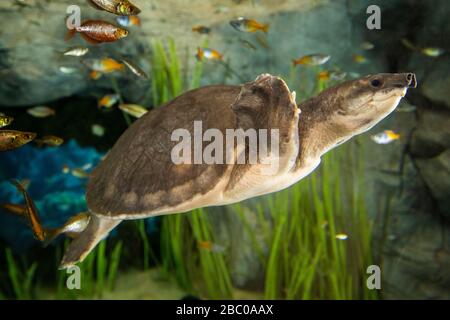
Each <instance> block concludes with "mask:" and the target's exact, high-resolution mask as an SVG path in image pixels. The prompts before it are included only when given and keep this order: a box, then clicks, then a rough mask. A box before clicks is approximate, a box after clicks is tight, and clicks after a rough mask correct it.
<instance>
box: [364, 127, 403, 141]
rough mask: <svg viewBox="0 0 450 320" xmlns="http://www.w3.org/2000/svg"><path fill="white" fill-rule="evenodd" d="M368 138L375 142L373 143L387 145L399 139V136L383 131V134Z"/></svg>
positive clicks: (389, 131) (392, 132)
mask: <svg viewBox="0 0 450 320" xmlns="http://www.w3.org/2000/svg"><path fill="white" fill-rule="evenodd" d="M370 138H371V139H372V140H373V141H375V143H378V144H388V143H391V142H392V141H394V140H398V139H400V134H398V133H395V132H394V131H392V130H384V131H383V132H380V133H377V134H375V135H373V136H371V137H370Z"/></svg>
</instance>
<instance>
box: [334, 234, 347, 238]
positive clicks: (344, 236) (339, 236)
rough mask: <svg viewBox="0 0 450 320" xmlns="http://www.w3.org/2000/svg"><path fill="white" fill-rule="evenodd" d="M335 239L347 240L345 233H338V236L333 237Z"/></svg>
mask: <svg viewBox="0 0 450 320" xmlns="http://www.w3.org/2000/svg"><path fill="white" fill-rule="evenodd" d="M335 238H336V239H338V240H347V239H348V235H347V234H345V233H338V234H337V235H336V236H335Z"/></svg>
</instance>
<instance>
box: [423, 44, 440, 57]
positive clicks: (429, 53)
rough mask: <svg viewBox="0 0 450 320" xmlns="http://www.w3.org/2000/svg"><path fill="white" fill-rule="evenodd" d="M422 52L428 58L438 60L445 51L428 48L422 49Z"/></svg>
mask: <svg viewBox="0 0 450 320" xmlns="http://www.w3.org/2000/svg"><path fill="white" fill-rule="evenodd" d="M420 52H421V53H422V54H424V55H426V56H428V57H432V58H437V57H439V56H441V55H442V54H443V53H444V52H445V50H444V49H441V48H436V47H427V48H422V49H420Z"/></svg>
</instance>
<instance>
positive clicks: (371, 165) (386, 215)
mask: <svg viewBox="0 0 450 320" xmlns="http://www.w3.org/2000/svg"><path fill="white" fill-rule="evenodd" d="M134 2H135V3H136V4H137V5H138V6H139V7H140V8H141V9H142V11H143V12H142V15H141V16H140V17H141V18H142V27H141V28H132V29H131V35H130V36H129V37H128V39H125V40H123V41H120V42H118V43H114V44H106V45H102V46H97V47H95V48H91V56H94V57H104V56H111V57H121V56H125V57H129V58H131V59H132V60H133V61H135V62H136V63H138V64H140V65H141V66H142V67H143V68H144V69H145V70H146V71H147V72H149V73H151V68H152V66H151V63H150V58H151V54H152V53H151V41H152V39H154V38H163V39H164V38H167V37H172V38H174V39H175V40H176V42H177V46H178V48H179V50H180V54H186V52H187V53H188V56H189V57H192V55H193V54H194V53H195V49H196V47H197V46H200V45H201V43H202V41H203V39H204V36H201V35H198V34H195V33H192V32H191V28H192V26H194V25H207V26H211V28H212V33H211V35H210V36H209V44H210V47H213V48H215V49H218V50H219V51H221V52H223V53H224V55H225V57H226V59H227V61H228V62H229V64H230V67H231V68H233V69H234V70H238V75H231V76H230V75H229V76H226V75H225V73H226V72H225V70H224V69H223V68H222V67H221V66H218V65H213V64H210V65H206V66H205V77H204V80H203V81H204V82H203V84H208V83H218V82H224V81H225V82H229V83H238V82H241V81H244V80H245V81H247V80H251V79H253V78H255V77H256V75H258V74H259V73H263V72H272V73H275V74H281V75H289V72H290V63H291V59H293V58H296V57H298V56H301V55H304V54H309V53H315V52H321V53H327V54H331V55H332V60H331V61H330V63H331V65H332V66H337V67H339V68H340V69H342V70H345V71H347V72H354V73H359V74H367V73H374V72H397V71H398V72H403V71H408V72H414V73H416V74H417V78H418V81H419V86H418V88H417V89H416V90H410V92H409V93H408V95H407V98H406V99H403V102H402V104H403V105H410V106H414V107H415V108H416V109H415V111H413V112H405V113H400V112H399V113H395V114H393V115H392V116H390V117H389V118H387V119H386V120H385V121H383V122H382V123H381V124H380V125H379V126H378V127H377V128H375V129H374V131H377V130H381V129H384V128H395V129H396V130H397V131H399V132H401V134H402V139H401V141H400V142H399V143H396V144H392V145H388V146H383V147H379V148H378V147H373V148H367V159H368V161H367V166H368V173H367V190H366V192H367V201H368V204H369V209H370V212H371V214H372V216H373V218H374V221H375V226H376V228H375V229H376V230H375V236H374V247H375V249H376V252H377V254H378V259H379V261H380V262H381V263H382V270H383V284H382V286H383V290H382V294H383V297H384V298H387V299H390V298H420V299H436V298H440V299H449V298H450V206H449V202H450V95H449V90H450V61H449V60H450V58H449V54H448V52H449V50H450V41H449V40H450V39H449V38H450V24H449V23H448V17H449V14H450V3H449V2H448V1H446V0H434V1H431V0H430V1H419V0H415V1H414V0H384V1H381V0H380V1H366V0H361V1H356V0H348V1H345V0H337V1H325V0H324V1H313V0H260V1H258V0H255V1H244V0H243V1H231V0H228V1H216V0H211V1H204V0H165V1H158V0H152V1H147V0H135V1H134ZM71 4H77V5H79V6H80V7H81V9H82V18H83V19H87V18H102V19H105V20H109V21H112V19H113V17H112V16H111V15H109V14H107V13H103V12H99V11H96V10H93V9H92V8H91V7H90V6H88V5H87V4H86V1H84V0H70V1H69V0H53V1H45V0H29V1H27V0H21V1H19V0H5V1H2V2H1V3H0V18H1V19H0V110H3V111H4V110H8V112H10V113H13V115H14V116H16V118H17V122H16V123H15V124H16V125H17V126H21V128H23V129H30V130H31V129H34V130H41V131H45V130H47V131H52V133H58V132H64V134H65V135H66V136H65V138H66V139H68V138H75V139H77V141H79V142H80V143H81V144H86V145H95V146H96V147H97V148H99V149H104V150H106V149H107V148H109V147H110V146H111V145H112V143H113V142H114V141H115V140H116V139H117V137H118V136H119V135H120V133H121V132H123V130H124V129H125V128H126V126H125V123H124V122H123V120H121V118H120V117H118V116H117V115H111V114H108V115H100V116H99V115H98V113H97V112H96V110H95V109H96V108H95V105H96V98H98V97H100V96H102V95H103V94H105V93H108V92H111V91H112V84H111V81H110V79H108V78H105V79H101V80H99V81H96V82H94V81H92V80H89V78H88V77H87V73H88V71H87V70H85V69H84V68H83V67H82V66H81V64H80V63H79V61H78V60H77V59H73V58H72V59H70V58H69V59H67V58H62V57H61V55H60V52H61V51H63V50H64V49H65V48H66V47H67V46H68V44H67V43H65V42H64V40H63V39H64V35H65V33H66V29H65V14H66V13H65V12H66V8H67V6H68V5H71ZM369 4H377V5H379V6H380V7H381V10H382V29H381V30H368V29H367V28H366V27H365V26H366V19H367V14H366V8H367V6H368V5H369ZM238 16H249V17H252V18H256V19H258V20H261V21H263V22H268V23H270V25H271V29H270V32H269V34H268V35H267V38H265V41H266V43H267V45H268V47H266V48H264V47H262V46H258V48H257V50H250V49H248V48H245V47H243V46H242V42H241V41H240V39H249V38H246V35H242V34H240V33H238V32H236V31H235V30H233V29H232V28H231V27H230V26H229V24H228V21H229V20H231V19H234V18H236V17H238ZM402 38H408V39H409V40H411V41H412V42H413V43H415V44H417V45H420V46H421V47H440V48H443V49H445V50H446V53H445V54H444V55H442V56H440V57H438V58H431V57H427V56H424V55H421V54H418V53H417V52H412V51H411V50H409V49H407V48H405V47H404V46H403V45H402V44H401V39H402ZM251 40H252V41H253V40H255V39H254V38H251ZM362 41H370V42H372V43H373V44H374V45H375V48H374V49H373V50H371V51H368V52H361V49H360V44H361V42H362ZM72 42H73V43H71V45H75V44H81V43H82V40H80V39H79V37H78V36H77V37H76V40H73V41H72ZM359 53H364V55H365V56H367V57H368V59H369V62H368V63H367V64H356V63H355V62H353V61H352V59H351V57H352V55H353V54H359ZM189 61H190V62H189V64H191V65H190V66H189V67H190V70H192V68H191V67H192V63H193V59H189ZM60 66H74V67H77V68H79V72H77V73H75V74H70V75H67V74H63V73H61V72H60V71H59V67H60ZM117 81H118V84H119V87H120V88H121V92H122V94H123V95H124V99H125V100H126V101H129V102H133V103H140V104H143V105H146V106H151V90H150V88H151V79H150V81H143V80H136V78H133V77H130V75H122V76H119V78H118V79H117ZM299 99H301V97H299ZM38 104H46V105H50V106H52V107H55V108H56V109H57V112H58V113H59V114H61V117H62V118H61V117H58V121H57V122H56V121H55V122H46V123H45V127H44V125H40V124H36V122H35V121H33V119H32V118H30V117H26V116H21V114H24V112H23V109H22V107H29V106H34V105H38ZM6 108H8V109H6ZM99 117H101V118H99ZM92 121H97V122H100V123H101V124H103V125H104V126H105V127H107V130H108V132H107V136H106V137H105V138H104V139H98V138H93V137H92V135H90V134H89V127H88V126H87V124H88V123H92ZM93 139H94V140H93ZM365 139H368V135H366V136H365ZM233 234H234V235H236V238H239V236H240V234H243V232H239V230H234V233H233ZM239 240H240V239H237V240H236V243H237V244H239V243H240V244H242V243H245V242H243V241H239ZM239 252H241V254H240V256H238V257H236V259H235V261H236V262H235V265H236V267H235V268H236V269H237V270H236V274H238V275H239V276H238V277H236V279H234V280H235V282H236V283H237V284H238V285H240V286H242V287H245V286H247V285H251V283H254V282H255V281H257V279H255V275H257V274H258V273H257V270H255V269H254V268H257V267H253V269H252V268H251V266H252V264H251V263H250V262H254V261H256V259H255V258H254V257H252V253H251V252H250V250H248V251H246V250H240V251H239ZM238 269H239V270H238Z"/></svg>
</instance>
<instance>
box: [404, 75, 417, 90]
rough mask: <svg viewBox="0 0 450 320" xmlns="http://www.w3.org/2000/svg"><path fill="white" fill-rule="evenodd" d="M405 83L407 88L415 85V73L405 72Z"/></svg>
mask: <svg viewBox="0 0 450 320" xmlns="http://www.w3.org/2000/svg"><path fill="white" fill-rule="evenodd" d="M405 78H406V83H407V87H408V88H415V87H417V80H416V75H415V74H414V73H406V74H405Z"/></svg>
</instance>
